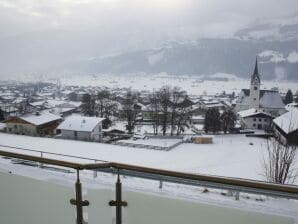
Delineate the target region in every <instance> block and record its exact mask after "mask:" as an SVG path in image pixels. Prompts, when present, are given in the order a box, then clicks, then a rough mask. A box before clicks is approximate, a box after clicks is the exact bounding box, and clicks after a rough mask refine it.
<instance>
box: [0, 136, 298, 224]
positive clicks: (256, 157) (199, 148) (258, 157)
mask: <svg viewBox="0 0 298 224" xmlns="http://www.w3.org/2000/svg"><path fill="white" fill-rule="evenodd" d="M156 141H158V140H156ZM0 142H1V145H7V146H13V147H21V148H27V149H33V150H41V151H44V152H52V153H61V154H66V155H72V156H81V157H87V158H90V159H92V161H90V160H86V159H78V158H69V157H64V156H54V155H49V154H47V153H44V154H43V157H48V158H57V159H62V160H69V161H76V162H82V163H93V162H94V160H105V161H114V162H122V163H129V164H135V165H142V166H148V167H154V168H162V169H169V170H177V171H184V172H190V173H204V174H213V175H220V176H228V177H239V178H248V179H256V180H263V179H264V178H263V176H262V165H261V161H262V158H263V151H264V150H265V148H264V147H265V145H266V141H265V140H263V139H259V138H247V137H245V136H243V135H218V136H214V144H211V145H199V144H191V143H185V144H182V145H180V146H178V147H176V148H174V149H172V150H171V151H156V150H149V149H141V148H139V149H136V148H129V147H123V146H117V145H109V144H101V143H91V142H81V141H74V140H62V139H52V138H39V137H29V136H21V135H11V134H5V133H0ZM0 149H1V150H5V151H14V152H21V153H25V154H30V155H37V156H40V153H35V152H26V151H23V150H17V149H9V148H7V147H4V146H1V147H0ZM296 167H297V163H296ZM0 170H1V171H4V172H8V171H9V172H11V173H13V174H20V175H23V176H29V177H33V178H35V179H40V180H44V181H49V182H54V183H57V184H62V185H66V186H70V187H73V185H74V182H75V178H76V175H75V173H63V172H57V171H53V170H47V169H40V168H38V167H30V166H23V165H19V164H12V163H11V162H10V160H7V159H4V158H0ZM81 181H82V183H83V187H84V188H86V187H87V188H88V189H99V188H111V187H113V186H114V183H115V176H113V175H111V174H106V173H98V176H97V178H95V179H94V178H93V174H92V172H90V171H82V172H81ZM122 183H123V188H124V191H137V192H146V193H149V194H153V195H157V196H159V197H169V198H179V199H183V200H188V201H189V200H190V201H194V202H198V203H203V204H210V205H216V206H223V207H230V208H236V209H241V210H245V211H253V212H261V213H265V214H275V215H278V216H286V217H291V218H293V219H294V222H295V223H298V212H297V207H298V205H297V203H298V202H297V201H294V200H287V199H274V198H267V197H263V196H256V195H248V194H244V193H243V194H241V196H240V201H235V199H234V198H233V197H229V196H225V195H222V194H221V193H223V192H224V191H223V190H210V191H209V193H205V194H203V193H202V190H203V189H201V188H198V187H194V186H185V185H177V184H174V183H164V184H163V188H162V189H159V188H158V184H159V183H158V182H157V181H151V180H144V179H139V178H132V177H126V178H122ZM124 198H125V192H124ZM259 199H261V201H260V200H259ZM290 223H292V222H290Z"/></svg>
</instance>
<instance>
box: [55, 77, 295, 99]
mask: <svg viewBox="0 0 298 224" xmlns="http://www.w3.org/2000/svg"><path fill="white" fill-rule="evenodd" d="M249 78H250V77H248V79H239V78H232V79H229V81H202V80H201V79H200V76H169V75H149V74H147V75H142V74H135V75H134V74H130V75H122V76H119V75H110V74H106V75H84V76H82V75H81V76H72V77H71V78H69V77H65V78H61V83H62V84H63V85H77V86H106V87H110V88H127V87H131V88H132V89H135V90H139V91H142V90H149V91H152V90H154V89H159V88H160V87H161V86H164V85H171V86H179V87H181V89H183V90H186V91H187V92H188V94H190V95H201V94H216V93H221V92H222V91H226V93H232V92H235V93H239V92H240V90H241V89H243V88H248V87H249ZM297 86H298V85H297V82H287V81H280V80H279V81H262V84H261V88H262V89H271V88H273V87H278V88H279V90H280V91H281V92H286V91H287V90H288V89H291V90H292V91H293V92H296V91H297V90H298V88H297Z"/></svg>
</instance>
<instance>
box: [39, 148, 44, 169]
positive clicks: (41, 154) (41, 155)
mask: <svg viewBox="0 0 298 224" xmlns="http://www.w3.org/2000/svg"><path fill="white" fill-rule="evenodd" d="M42 157H43V153H42V152H40V158H42ZM39 167H40V168H42V167H43V163H42V162H40V163H39Z"/></svg>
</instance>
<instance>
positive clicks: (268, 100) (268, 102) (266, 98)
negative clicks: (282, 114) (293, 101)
mask: <svg viewBox="0 0 298 224" xmlns="http://www.w3.org/2000/svg"><path fill="white" fill-rule="evenodd" d="M242 92H243V93H244V95H245V96H246V97H249V94H250V90H249V89H242ZM284 106H285V105H284V103H283V102H282V99H281V96H280V94H279V92H278V91H276V90H260V107H264V108H273V109H274V108H284Z"/></svg>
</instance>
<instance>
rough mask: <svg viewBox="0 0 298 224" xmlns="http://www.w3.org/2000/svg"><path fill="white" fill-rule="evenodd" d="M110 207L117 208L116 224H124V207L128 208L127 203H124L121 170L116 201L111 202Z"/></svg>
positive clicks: (118, 177)
mask: <svg viewBox="0 0 298 224" xmlns="http://www.w3.org/2000/svg"><path fill="white" fill-rule="evenodd" d="M109 205H110V206H115V207H116V224H121V223H122V206H123V207H126V206H127V202H126V201H122V184H121V182H120V175H119V170H118V175H117V182H116V200H115V201H113V200H112V201H110V202H109Z"/></svg>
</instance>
